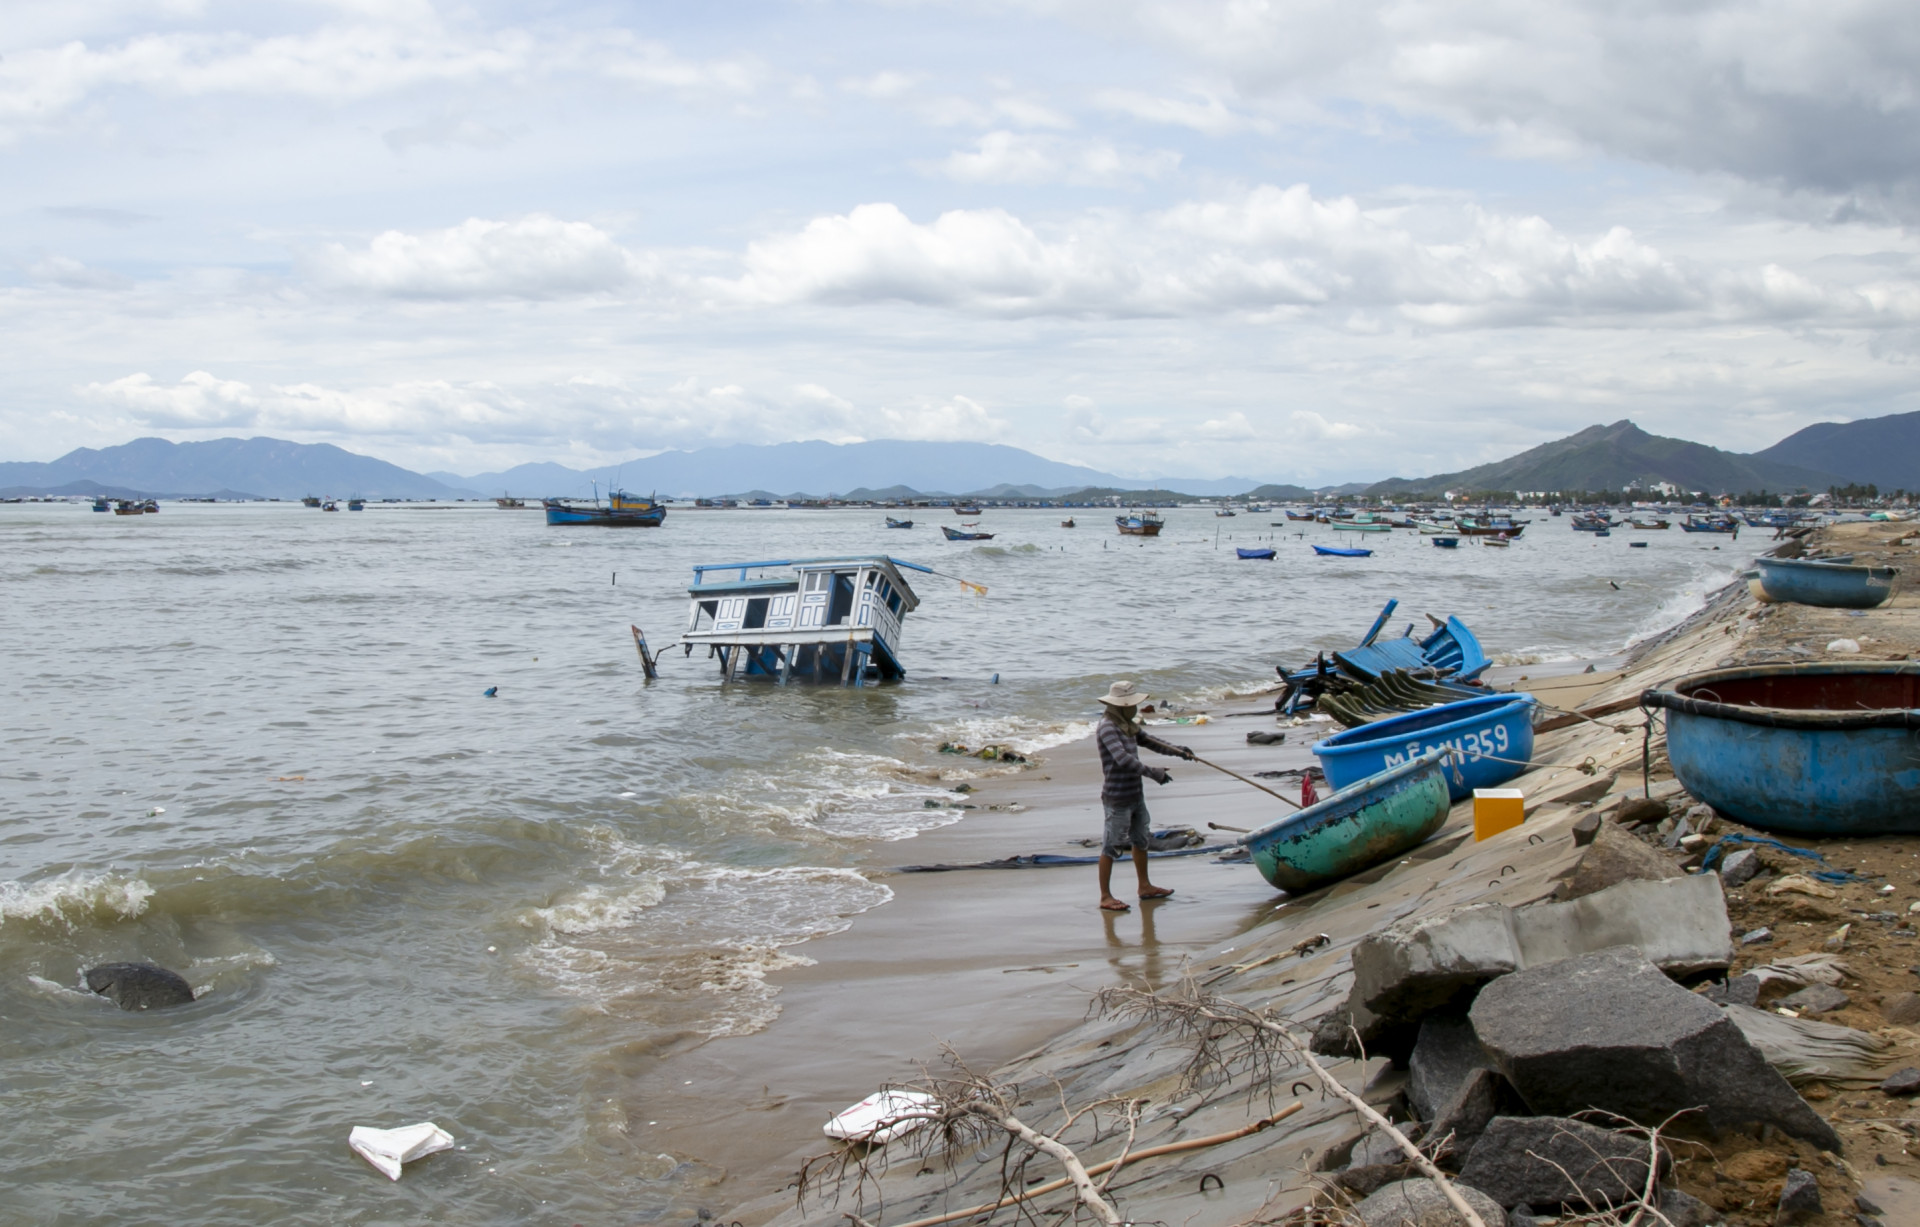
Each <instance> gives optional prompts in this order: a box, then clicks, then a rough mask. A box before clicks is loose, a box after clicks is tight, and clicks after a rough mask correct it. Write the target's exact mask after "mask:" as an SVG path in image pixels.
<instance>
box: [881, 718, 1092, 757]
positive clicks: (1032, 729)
mask: <svg viewBox="0 0 1920 1227" xmlns="http://www.w3.org/2000/svg"><path fill="white" fill-rule="evenodd" d="M1094 723H1095V722H1094V721H1092V720H1044V719H1037V718H1035V717H1031V716H969V717H966V718H964V719H960V720H955V721H952V722H950V723H947V724H943V725H941V726H939V728H937V729H936V730H934V732H933V733H932V734H929V735H926V736H922V735H919V734H913V733H903V734H900V736H902V737H908V738H911V739H913V740H915V741H927V740H931V741H932V742H933V743H934V744H935V745H938V744H939V743H940V742H943V741H951V742H957V743H959V744H960V745H965V746H971V747H973V748H974V749H976V750H977V749H979V748H980V747H981V746H987V745H1003V746H1012V747H1013V748H1014V749H1015V750H1018V751H1019V752H1020V753H1022V754H1038V753H1040V752H1041V751H1042V750H1051V749H1053V748H1054V747H1055V746H1064V745H1069V744H1071V743H1073V742H1076V741H1079V740H1080V739H1081V738H1083V737H1091V736H1092V735H1093V726H1094Z"/></svg>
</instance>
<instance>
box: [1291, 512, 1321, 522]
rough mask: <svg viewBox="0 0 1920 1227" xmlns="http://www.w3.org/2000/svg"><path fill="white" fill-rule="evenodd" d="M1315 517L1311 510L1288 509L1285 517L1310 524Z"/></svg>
mask: <svg viewBox="0 0 1920 1227" xmlns="http://www.w3.org/2000/svg"><path fill="white" fill-rule="evenodd" d="M1315 518H1316V517H1315V516H1314V514H1313V513H1312V512H1311V511H1289V512H1287V519H1289V520H1293V521H1295V522H1296V523H1298V522H1300V521H1305V522H1306V523H1309V524H1311V523H1313V521H1314V519H1315Z"/></svg>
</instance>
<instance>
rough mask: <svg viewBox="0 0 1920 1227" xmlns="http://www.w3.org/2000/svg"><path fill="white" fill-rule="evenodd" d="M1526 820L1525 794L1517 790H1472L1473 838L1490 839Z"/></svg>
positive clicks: (1476, 839)
mask: <svg viewBox="0 0 1920 1227" xmlns="http://www.w3.org/2000/svg"><path fill="white" fill-rule="evenodd" d="M1526 820H1527V798H1526V794H1525V793H1523V792H1521V791H1520V790H1519V789H1518V788H1476V789H1474V790H1473V838H1474V840H1475V841H1476V842H1478V841H1479V840H1482V839H1492V838H1493V837H1494V836H1495V835H1498V834H1499V833H1500V832H1502V831H1510V830H1512V829H1513V828H1514V827H1517V826H1519V825H1520V824H1521V823H1523V822H1525V821H1526Z"/></svg>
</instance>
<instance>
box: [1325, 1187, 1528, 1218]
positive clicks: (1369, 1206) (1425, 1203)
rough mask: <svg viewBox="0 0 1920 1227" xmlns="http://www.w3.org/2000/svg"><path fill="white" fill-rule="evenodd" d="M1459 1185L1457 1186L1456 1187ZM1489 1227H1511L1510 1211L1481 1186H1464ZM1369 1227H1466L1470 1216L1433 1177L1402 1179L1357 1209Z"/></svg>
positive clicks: (1467, 1199) (1469, 1200)
mask: <svg viewBox="0 0 1920 1227" xmlns="http://www.w3.org/2000/svg"><path fill="white" fill-rule="evenodd" d="M1456 1187H1457V1186H1456ZM1460 1194H1461V1199H1462V1200H1463V1201H1465V1202H1466V1203H1467V1204H1468V1205H1469V1206H1472V1207H1473V1212H1474V1213H1475V1214H1478V1215H1479V1216H1480V1221H1481V1222H1483V1223H1485V1224H1486V1225H1487V1227H1507V1213H1506V1211H1504V1210H1502V1209H1501V1208H1500V1207H1499V1205H1498V1204H1497V1203H1496V1202H1494V1201H1493V1199H1491V1198H1489V1197H1488V1196H1487V1195H1486V1194H1485V1193H1482V1192H1481V1191H1480V1190H1478V1189H1471V1188H1462V1189H1460ZM1353 1215H1354V1217H1355V1218H1357V1219H1359V1220H1360V1221H1361V1222H1362V1223H1365V1224H1366V1227H1466V1221H1467V1220H1466V1219H1465V1218H1464V1217H1462V1215H1461V1214H1460V1212H1459V1211H1458V1210H1455V1209H1454V1208H1453V1203H1452V1202H1450V1201H1448V1200H1447V1195H1446V1194H1445V1193H1442V1192H1441V1191H1440V1186H1439V1185H1437V1184H1435V1183H1434V1182H1433V1181H1431V1180H1427V1179H1424V1178H1423V1179H1419V1180H1399V1181H1395V1182H1394V1183H1393V1184H1390V1185H1387V1186H1386V1187H1385V1188H1383V1189H1381V1190H1379V1191H1378V1192H1376V1193H1374V1194H1373V1195H1372V1196H1370V1197H1368V1198H1367V1199H1366V1200H1365V1201H1363V1202H1361V1203H1360V1204H1359V1205H1357V1206H1355V1207H1354V1208H1353Z"/></svg>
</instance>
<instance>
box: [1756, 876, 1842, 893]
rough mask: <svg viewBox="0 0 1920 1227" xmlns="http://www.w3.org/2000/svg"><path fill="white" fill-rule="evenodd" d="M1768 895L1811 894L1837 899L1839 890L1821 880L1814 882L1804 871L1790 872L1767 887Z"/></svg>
mask: <svg viewBox="0 0 1920 1227" xmlns="http://www.w3.org/2000/svg"><path fill="white" fill-rule="evenodd" d="M1767 893H1768V894H1769V895H1789V894H1791V895H1811V896H1813V897H1814V898H1816V899H1837V898H1839V897H1840V892H1839V891H1837V890H1835V889H1833V887H1831V886H1828V885H1826V884H1825V883H1822V882H1816V881H1814V880H1813V879H1812V878H1810V877H1808V876H1807V875H1806V874H1804V873H1790V874H1788V875H1787V876H1786V877H1784V878H1781V879H1780V880H1779V881H1778V882H1775V883H1774V884H1773V885H1772V886H1769V887H1767Z"/></svg>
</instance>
